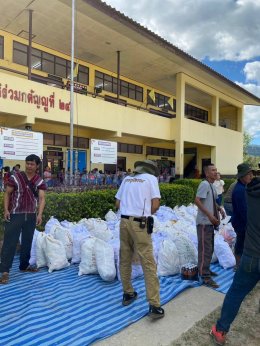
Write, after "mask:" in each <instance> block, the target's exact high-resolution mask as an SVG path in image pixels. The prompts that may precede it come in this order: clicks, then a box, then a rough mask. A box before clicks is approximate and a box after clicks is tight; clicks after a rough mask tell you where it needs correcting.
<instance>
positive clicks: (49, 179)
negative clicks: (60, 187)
mask: <svg viewBox="0 0 260 346" xmlns="http://www.w3.org/2000/svg"><path fill="white" fill-rule="evenodd" d="M43 179H44V182H45V184H46V185H47V186H48V187H50V186H52V174H51V169H50V167H49V166H46V167H45V168H44V172H43Z"/></svg>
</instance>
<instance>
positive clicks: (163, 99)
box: [147, 90, 176, 112]
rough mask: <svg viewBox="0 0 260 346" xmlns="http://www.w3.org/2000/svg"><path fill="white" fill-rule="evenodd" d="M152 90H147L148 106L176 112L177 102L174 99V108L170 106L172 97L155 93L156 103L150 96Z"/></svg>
mask: <svg viewBox="0 0 260 346" xmlns="http://www.w3.org/2000/svg"><path fill="white" fill-rule="evenodd" d="M150 91H151V90H147V104H149V105H153V106H155V107H158V108H161V109H162V110H166V111H168V110H169V111H172V112H176V100H175V99H173V102H172V106H171V105H170V103H169V101H170V97H168V96H165V95H162V94H159V93H154V94H155V102H153V100H152V99H151V97H150V96H149V93H150Z"/></svg>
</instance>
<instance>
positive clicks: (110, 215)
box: [105, 209, 117, 221]
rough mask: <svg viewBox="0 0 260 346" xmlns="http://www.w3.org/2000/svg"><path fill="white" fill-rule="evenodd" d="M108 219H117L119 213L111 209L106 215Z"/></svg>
mask: <svg viewBox="0 0 260 346" xmlns="http://www.w3.org/2000/svg"><path fill="white" fill-rule="evenodd" d="M105 220H106V221H117V215H116V214H115V213H114V212H113V211H112V210H111V209H110V210H109V211H108V212H107V213H106V215H105Z"/></svg>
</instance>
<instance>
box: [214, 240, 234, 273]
mask: <svg viewBox="0 0 260 346" xmlns="http://www.w3.org/2000/svg"><path fill="white" fill-rule="evenodd" d="M214 252H215V254H216V256H217V258H218V261H219V264H220V265H221V266H222V267H223V268H224V269H227V268H232V267H234V266H235V264H236V259H235V256H234V254H233V252H232V250H231V248H230V246H229V245H228V243H227V242H226V241H225V239H224V237H223V236H222V235H221V234H216V235H215V238H214Z"/></svg>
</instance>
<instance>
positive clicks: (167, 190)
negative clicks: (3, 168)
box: [0, 184, 194, 239]
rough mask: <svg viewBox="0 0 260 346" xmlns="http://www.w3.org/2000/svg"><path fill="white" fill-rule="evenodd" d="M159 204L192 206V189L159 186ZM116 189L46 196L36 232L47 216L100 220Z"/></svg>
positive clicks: (0, 214)
mask: <svg viewBox="0 0 260 346" xmlns="http://www.w3.org/2000/svg"><path fill="white" fill-rule="evenodd" d="M160 191H161V196H162V199H161V205H166V206H168V207H171V208H174V207H175V206H176V205H188V204H189V203H192V202H193V200H194V198H193V190H192V188H191V187H189V186H181V185H180V186H178V185H175V184H160ZM115 194H116V190H113V189H109V190H98V191H86V192H80V193H54V192H50V193H47V194H46V206H45V209H44V214H43V223H42V226H41V228H40V229H44V225H45V224H46V222H47V221H48V220H49V218H50V217H51V216H54V217H56V218H57V219H58V220H60V221H61V220H68V221H76V222H77V221H79V220H80V219H82V218H91V217H94V218H97V217H100V218H104V216H105V215H106V213H107V212H108V211H109V209H112V210H115ZM3 212H4V211H3V193H0V224H1V226H0V239H2V237H3Z"/></svg>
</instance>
